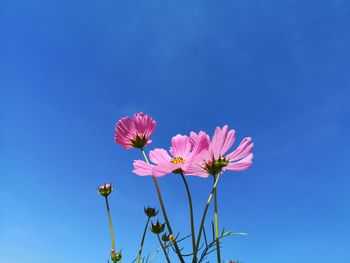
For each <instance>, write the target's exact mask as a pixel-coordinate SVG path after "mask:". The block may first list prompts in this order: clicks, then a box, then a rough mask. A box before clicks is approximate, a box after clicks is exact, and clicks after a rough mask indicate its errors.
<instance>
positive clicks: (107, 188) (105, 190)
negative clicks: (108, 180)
mask: <svg viewBox="0 0 350 263" xmlns="http://www.w3.org/2000/svg"><path fill="white" fill-rule="evenodd" d="M112 191H113V187H112V185H111V184H104V185H101V186H99V187H98V192H99V193H100V195H102V196H104V197H107V196H109V194H110V193H112Z"/></svg>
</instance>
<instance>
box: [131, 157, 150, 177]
mask: <svg viewBox="0 0 350 263" xmlns="http://www.w3.org/2000/svg"><path fill="white" fill-rule="evenodd" d="M133 165H134V170H133V172H134V173H135V174H137V175H141V176H147V175H152V167H153V165H151V164H148V163H146V162H144V161H141V160H135V161H134V163H133Z"/></svg>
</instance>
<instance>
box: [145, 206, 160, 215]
mask: <svg viewBox="0 0 350 263" xmlns="http://www.w3.org/2000/svg"><path fill="white" fill-rule="evenodd" d="M144 211H145V214H146V216H148V217H154V216H156V215H157V214H158V211H157V210H156V208H155V207H154V208H152V207H147V208H146V207H145V208H144Z"/></svg>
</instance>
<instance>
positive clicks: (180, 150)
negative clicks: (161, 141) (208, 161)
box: [170, 134, 191, 158]
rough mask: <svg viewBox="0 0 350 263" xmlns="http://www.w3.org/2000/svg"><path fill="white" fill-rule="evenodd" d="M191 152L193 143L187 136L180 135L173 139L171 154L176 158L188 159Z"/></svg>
mask: <svg viewBox="0 0 350 263" xmlns="http://www.w3.org/2000/svg"><path fill="white" fill-rule="evenodd" d="M190 151H191V142H190V139H189V138H188V137H187V136H186V135H181V134H178V135H176V136H174V137H173V138H172V139H171V150H170V152H171V154H172V155H173V156H174V157H183V158H186V157H187V155H188V154H189V153H190Z"/></svg>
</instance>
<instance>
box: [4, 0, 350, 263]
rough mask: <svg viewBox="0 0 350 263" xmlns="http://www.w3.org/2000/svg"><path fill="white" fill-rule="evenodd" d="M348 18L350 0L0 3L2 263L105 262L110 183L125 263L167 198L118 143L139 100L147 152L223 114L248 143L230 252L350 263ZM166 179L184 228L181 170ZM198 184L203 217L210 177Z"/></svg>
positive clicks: (226, 211) (230, 217)
mask: <svg viewBox="0 0 350 263" xmlns="http://www.w3.org/2000/svg"><path fill="white" fill-rule="evenodd" d="M349 13H350V4H349V1H346V0H332V1H316V0H310V1H297V0H294V1H292V0H285V1H277V0H267V1H258V0H245V1H242V0H238V1H226V0H224V1H207V0H204V1H181V0H180V1H159V0H149V1H115V0H113V1H110V0H102V1H92V0H87V1H77V0H70V1H67V0H62V1H56V2H55V1H39V0H33V1H17V0H12V1H6V0H4V1H1V3H0V38H1V40H0V74H1V75H0V87H1V97H0V98H1V119H0V121H1V123H0V124H1V134H0V135H1V137H0V138H1V141H0V143H1V146H0V156H1V158H0V169H1V170H0V174H1V175H0V263H20V262H27V263H44V262H51V263H58V262H65V263H80V262H84V263H88V262H91V263H92V262H94V263H96V262H106V259H107V256H108V251H109V246H110V237H109V232H108V225H107V216H106V213H105V207H104V202H103V199H101V197H99V196H98V195H97V193H96V186H97V185H99V184H101V183H104V182H112V183H113V184H114V185H115V188H116V189H115V192H114V193H113V195H112V196H111V198H110V202H111V209H112V216H113V219H114V224H115V231H116V241H117V246H118V247H123V249H124V250H123V253H124V258H125V261H124V262H130V261H131V259H132V258H133V257H134V256H135V255H136V253H137V248H138V245H139V241H140V238H141V237H140V235H141V231H142V229H143V225H144V221H145V217H144V215H143V206H145V205H148V204H149V205H151V206H152V205H156V206H158V202H157V199H156V195H155V191H154V187H153V185H152V180H151V179H150V178H141V177H138V176H137V175H135V174H133V173H132V172H131V170H132V160H134V159H138V158H141V155H140V153H139V152H138V151H136V150H135V151H125V150H123V149H122V148H121V147H120V146H118V145H116V144H115V143H114V141H113V130H114V123H115V122H116V121H117V120H118V119H119V118H121V117H122V116H125V115H131V114H133V113H134V112H137V111H144V112H147V113H149V114H151V115H152V116H153V117H154V118H155V119H156V120H157V123H158V126H157V129H156V132H155V133H154V135H153V144H152V145H151V147H150V148H149V149H151V148H152V147H168V146H169V140H170V138H171V137H172V136H173V135H175V134H177V133H183V134H186V133H188V132H189V131H191V130H195V131H198V130H205V131H207V132H208V133H210V134H212V133H213V131H214V129H215V127H216V126H218V125H220V126H221V125H224V124H228V125H229V126H230V127H231V128H234V129H235V130H236V132H237V139H238V140H240V139H242V138H243V137H245V136H251V137H252V138H253V140H254V143H255V149H254V154H255V159H254V165H253V166H252V167H251V169H249V170H248V171H246V172H242V173H236V174H231V173H225V174H224V175H223V176H222V180H221V181H220V184H219V204H218V205H219V213H220V225H221V226H226V228H227V229H230V230H233V231H239V232H247V233H248V234H249V235H248V236H246V237H241V236H234V237H230V238H228V239H226V240H225V243H224V248H223V250H222V255H223V259H225V260H229V259H239V260H243V261H244V262H246V263H254V262H259V263H281V262H283V263H289V262H293V263H294V262H320V263H322V262H330V261H332V262H333V261H334V262H339V263H347V262H350V253H349V251H348V247H349V245H350V225H349V222H350V211H349V201H350V192H349V187H350V179H349V174H350V169H349V166H348V164H349V154H348V151H347V150H348V148H349V146H350V139H349V134H350V125H349V119H350V103H349V98H350V89H349V85H350V75H349V72H350V63H349V61H350V31H349V28H350V16H349ZM235 145H237V144H235ZM159 183H160V186H161V189H162V192H163V194H164V198H165V203H166V206H167V207H168V210H169V217H170V218H171V220H172V221H173V223H172V224H173V225H174V226H175V227H174V228H176V230H178V231H180V232H181V233H183V234H187V233H188V232H189V230H190V229H189V226H188V224H187V216H188V207H187V203H186V195H185V190H184V187H183V185H182V183H181V180H180V178H179V177H177V176H175V175H168V176H166V177H164V178H162V179H160V180H159ZM189 184H190V187H191V189H192V192H193V199H194V203H195V216H196V218H197V222H198V221H199V217H200V215H201V211H202V209H203V205H204V202H205V201H206V199H207V196H208V192H209V191H210V187H211V184H212V181H211V180H203V179H199V178H189ZM155 248H157V243H156V242H155V239H154V237H153V236H151V235H149V236H148V237H147V245H146V248H145V250H146V251H147V250H149V251H153V250H154V249H155ZM163 261H164V260H163V257H162V255H161V254H159V256H158V257H157V259H156V261H155V262H163ZM214 261H215V260H214V259H212V262H214ZM174 262H176V261H175V260H174Z"/></svg>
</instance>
